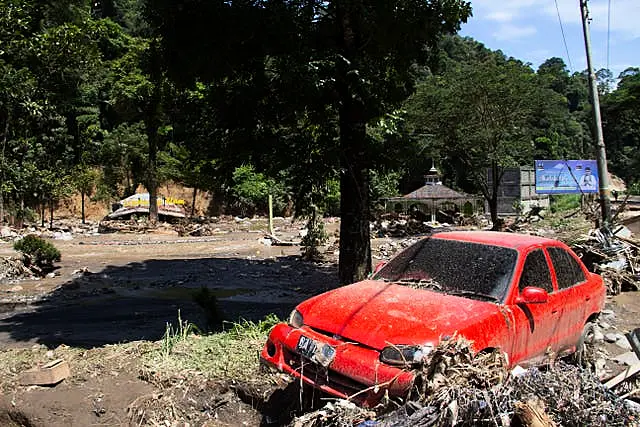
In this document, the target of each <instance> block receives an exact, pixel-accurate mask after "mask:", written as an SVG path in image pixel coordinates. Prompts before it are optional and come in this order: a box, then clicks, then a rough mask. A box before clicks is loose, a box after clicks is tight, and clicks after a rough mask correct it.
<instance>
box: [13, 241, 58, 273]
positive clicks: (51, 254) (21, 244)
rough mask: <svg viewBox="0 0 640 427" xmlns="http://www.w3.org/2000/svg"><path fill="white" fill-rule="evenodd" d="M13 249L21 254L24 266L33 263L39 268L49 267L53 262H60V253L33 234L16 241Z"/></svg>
mask: <svg viewBox="0 0 640 427" xmlns="http://www.w3.org/2000/svg"><path fill="white" fill-rule="evenodd" d="M13 249H15V250H16V251H18V252H22V254H23V255H24V258H25V264H31V263H33V264H35V265H36V266H38V267H40V268H42V267H51V266H53V263H54V262H57V261H60V251H59V250H58V249H56V247H55V246H53V244H51V243H49V242H47V241H46V240H44V239H41V238H40V237H38V236H35V235H33V234H29V235H27V236H24V237H23V238H22V239H20V240H18V241H17V242H16V243H15V244H14V245H13Z"/></svg>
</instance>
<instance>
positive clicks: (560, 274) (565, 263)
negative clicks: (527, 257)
mask: <svg viewBox="0 0 640 427" xmlns="http://www.w3.org/2000/svg"><path fill="white" fill-rule="evenodd" d="M548 251H549V256H550V257H551V262H552V263H553V269H554V270H555V271H556V278H557V279H558V288H559V289H567V288H570V287H572V286H574V285H577V284H578V283H582V282H584V281H585V280H587V278H586V277H585V275H584V271H582V267H580V264H578V261H576V260H575V258H574V257H573V256H571V254H570V253H569V252H567V251H566V250H564V249H562V248H549V249H548Z"/></svg>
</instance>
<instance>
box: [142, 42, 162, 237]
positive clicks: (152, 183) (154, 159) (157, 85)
mask: <svg viewBox="0 0 640 427" xmlns="http://www.w3.org/2000/svg"><path fill="white" fill-rule="evenodd" d="M150 50H151V52H150V55H151V61H150V62H151V63H150V65H151V69H150V74H151V76H150V79H151V83H152V84H153V90H152V91H151V99H149V104H148V111H147V117H146V120H145V121H146V123H145V124H146V128H147V139H148V141H149V164H148V169H147V173H148V178H147V188H148V190H149V222H150V223H151V224H153V225H155V224H157V223H158V176H157V169H158V168H157V166H158V137H159V135H158V129H159V128H160V108H161V101H162V93H161V90H162V88H161V84H162V82H161V68H160V52H159V47H158V40H157V39H154V40H153V41H152V42H151V47H150Z"/></svg>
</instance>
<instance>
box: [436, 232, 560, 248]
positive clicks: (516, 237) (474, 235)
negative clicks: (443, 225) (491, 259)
mask: <svg viewBox="0 0 640 427" xmlns="http://www.w3.org/2000/svg"><path fill="white" fill-rule="evenodd" d="M432 237H435V238H438V239H449V240H461V241H464V242H473V243H482V244H486V245H493V246H503V247H506V248H513V249H518V248H523V247H528V246H535V245H542V244H547V245H548V244H550V243H553V244H557V241H556V240H552V239H547V238H544V237H538V236H532V235H529V234H518V233H505V232H499V231H448V232H442V233H436V234H434V235H433V236H432Z"/></svg>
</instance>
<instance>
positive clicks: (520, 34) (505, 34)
mask: <svg viewBox="0 0 640 427" xmlns="http://www.w3.org/2000/svg"><path fill="white" fill-rule="evenodd" d="M537 32H538V30H537V29H536V27H534V26H533V25H512V24H504V25H500V26H499V27H498V29H497V30H496V31H495V32H494V33H493V37H495V38H496V40H517V39H522V38H525V37H529V36H532V35H534V34H535V33H537Z"/></svg>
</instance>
